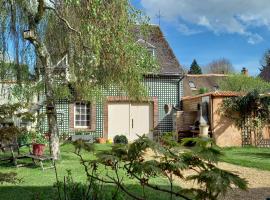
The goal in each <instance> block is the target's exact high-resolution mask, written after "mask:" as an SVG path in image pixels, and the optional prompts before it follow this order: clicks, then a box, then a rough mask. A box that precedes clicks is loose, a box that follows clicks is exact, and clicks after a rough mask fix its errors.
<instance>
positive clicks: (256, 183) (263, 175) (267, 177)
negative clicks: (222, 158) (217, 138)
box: [219, 163, 270, 200]
mask: <svg viewBox="0 0 270 200" xmlns="http://www.w3.org/2000/svg"><path fill="white" fill-rule="evenodd" d="M219 167H221V168H222V169H225V170H229V171H232V172H235V173H236V174H239V175H240V177H242V178H245V179H246V180H247V181H248V188H249V189H248V191H241V190H238V189H233V190H232V191H230V192H228V194H227V195H226V197H223V198H220V199H221V200H240V199H241V200H243V199H245V200H265V199H266V198H267V197H268V198H270V171H263V170H258V169H254V168H248V167H241V166H238V165H232V164H228V163H220V164H219Z"/></svg>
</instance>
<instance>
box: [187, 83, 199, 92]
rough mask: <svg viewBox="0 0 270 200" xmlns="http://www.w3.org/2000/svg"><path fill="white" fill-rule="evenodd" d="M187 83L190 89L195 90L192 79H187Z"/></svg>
mask: <svg viewBox="0 0 270 200" xmlns="http://www.w3.org/2000/svg"><path fill="white" fill-rule="evenodd" d="M188 84H189V87H190V89H191V90H197V88H196V86H195V84H194V82H193V81H189V82H188Z"/></svg>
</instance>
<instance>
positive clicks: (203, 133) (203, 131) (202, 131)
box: [199, 124, 209, 137]
mask: <svg viewBox="0 0 270 200" xmlns="http://www.w3.org/2000/svg"><path fill="white" fill-rule="evenodd" d="M208 130H209V126H208V125H207V124H203V125H200V134H199V136H200V137H208Z"/></svg>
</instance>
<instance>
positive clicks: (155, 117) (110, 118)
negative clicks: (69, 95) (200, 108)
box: [41, 26, 183, 140]
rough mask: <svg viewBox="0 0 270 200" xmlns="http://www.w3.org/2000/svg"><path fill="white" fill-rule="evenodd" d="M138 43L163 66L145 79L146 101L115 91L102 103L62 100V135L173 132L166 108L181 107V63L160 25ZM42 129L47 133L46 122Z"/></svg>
mask: <svg viewBox="0 0 270 200" xmlns="http://www.w3.org/2000/svg"><path fill="white" fill-rule="evenodd" d="M138 43H141V44H142V45H144V46H145V47H146V48H147V49H148V50H149V52H150V53H151V54H152V55H153V56H155V57H156V59H157V61H158V64H159V66H160V71H159V72H158V73H155V74H153V73H149V74H145V76H144V80H143V85H144V86H145V88H146V90H147V92H148V97H147V98H146V99H145V101H142V102H134V101H131V100H130V99H129V98H128V97H127V96H123V95H122V94H119V92H117V91H116V90H114V89H110V90H109V91H105V92H104V95H105V100H104V102H102V103H101V102H96V103H95V102H85V101H75V102H70V101H67V100H59V101H58V102H57V106H56V109H57V115H58V124H59V130H60V133H67V134H76V132H84V133H85V134H93V135H94V136H95V137H105V138H113V137H114V136H115V135H117V134H124V135H126V136H127V137H128V138H129V140H133V139H135V138H136V137H137V134H138V135H142V134H148V135H149V137H152V132H153V131H154V130H156V131H159V132H167V131H172V130H173V121H172V110H173V109H164V108H170V107H172V106H173V107H178V108H179V106H180V105H179V103H180V100H181V98H182V97H183V84H182V79H183V74H182V70H181V68H180V64H179V62H178V61H177V59H176V57H175V55H174V53H173V51H172V49H171V48H170V46H169V44H168V42H167V41H166V39H165V38H164V36H163V34H162V32H161V30H160V28H159V27H158V26H154V27H153V28H152V31H151V34H150V37H149V39H147V40H144V39H143V38H139V39H138ZM44 111H45V108H43V110H42V112H44ZM41 129H42V131H43V132H46V131H47V130H48V128H47V123H46V120H44V121H43V125H42V126H41Z"/></svg>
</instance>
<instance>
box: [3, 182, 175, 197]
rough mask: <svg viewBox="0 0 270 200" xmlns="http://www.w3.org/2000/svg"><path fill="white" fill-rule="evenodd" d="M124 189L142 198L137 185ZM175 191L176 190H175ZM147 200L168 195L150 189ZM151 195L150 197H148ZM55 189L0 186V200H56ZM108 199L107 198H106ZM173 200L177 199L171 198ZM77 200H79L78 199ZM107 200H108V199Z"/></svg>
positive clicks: (112, 188) (110, 187) (109, 188)
mask: <svg viewBox="0 0 270 200" xmlns="http://www.w3.org/2000/svg"><path fill="white" fill-rule="evenodd" d="M125 187H126V188H127V189H128V190H129V191H130V192H131V193H133V194H136V195H137V196H139V197H141V198H142V190H141V186H139V185H131V184H130V185H125ZM160 187H162V188H166V189H169V187H168V186H160ZM115 190H116V187H115V186H113V185H105V186H103V188H102V192H103V193H104V192H108V193H109V194H112V193H114V191H115ZM175 191H177V189H175ZM145 192H146V194H147V199H148V200H151V199H154V200H163V199H170V195H169V194H164V193H161V192H157V191H154V190H151V189H147V190H146V191H145ZM149 195H151V196H149ZM57 197H58V194H57V188H56V187H53V186H1V187H0V199H1V200H47V199H48V200H58V199H57ZM106 199H108V198H106ZM120 199H125V200H129V199H130V200H131V199H132V198H130V197H128V196H125V195H123V196H122V198H120ZM173 199H174V200H176V199H179V197H178V198H176V197H175V198H173ZM78 200H79V199H78ZM108 200H109V199H108Z"/></svg>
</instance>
